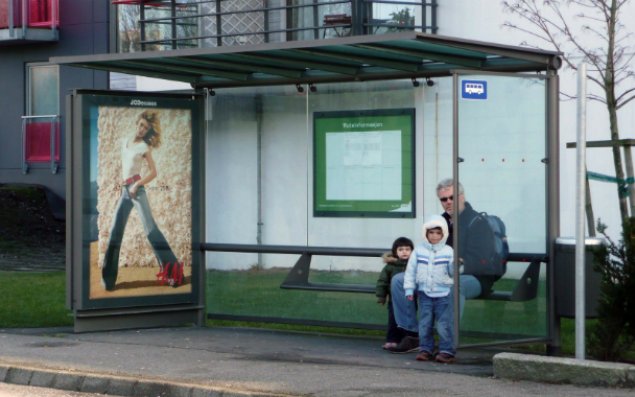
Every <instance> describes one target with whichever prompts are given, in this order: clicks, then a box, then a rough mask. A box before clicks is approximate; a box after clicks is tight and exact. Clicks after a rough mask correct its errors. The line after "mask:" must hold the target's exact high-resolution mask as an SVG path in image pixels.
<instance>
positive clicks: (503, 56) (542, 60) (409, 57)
mask: <svg viewBox="0 0 635 397" xmlns="http://www.w3.org/2000/svg"><path fill="white" fill-rule="evenodd" d="M50 62H51V63H55V64H59V65H66V66H75V67H83V68H90V69H97V70H105V71H111V72H121V73H127V74H132V75H139V76H147V77H156V78H162V79H168V80H175V81H182V82H186V83H189V84H190V85H191V86H192V87H193V88H194V89H198V88H227V87H249V86H266V85H284V84H303V83H325V82H346V81H367V80H386V79H402V78H417V77H439V76H450V75H451V74H452V71H453V70H457V69H463V70H465V69H468V70H476V71H497V72H513V73H515V72H543V71H549V70H553V71H555V70H557V69H559V68H560V66H561V65H562V60H561V58H560V53H558V52H552V51H543V50H536V49H529V48H522V47H514V46H507V45H500V44H493V43H486V42H479V41H473V40H464V39H456V38H451V37H446V36H439V35H436V34H426V33H418V32H401V33H392V34H385V35H377V36H350V37H341V38H335V39H326V40H312V41H292V42H283V43H267V44H260V45H252V46H233V47H212V48H191V49H180V50H171V51H153V52H149V51H146V52H136V53H124V54H98V55H85V56H63V57H52V58H51V59H50Z"/></svg>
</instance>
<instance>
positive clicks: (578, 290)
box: [575, 63, 586, 360]
mask: <svg viewBox="0 0 635 397" xmlns="http://www.w3.org/2000/svg"><path fill="white" fill-rule="evenodd" d="M577 140H578V144H577V145H576V148H577V154H576V171H577V178H576V219H575V223H576V244H575V302H576V304H575V357H576V358H577V359H579V360H584V347H585V342H584V320H585V307H584V306H585V305H584V304H585V302H584V287H585V285H584V270H585V269H584V245H585V244H584V240H585V237H584V229H585V228H584V226H585V219H584V218H585V216H584V209H585V204H586V203H585V201H586V175H585V174H586V173H585V170H586V65H585V64H584V63H582V64H580V67H579V68H578V106H577Z"/></svg>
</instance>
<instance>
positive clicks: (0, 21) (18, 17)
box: [0, 0, 59, 45]
mask: <svg viewBox="0 0 635 397" xmlns="http://www.w3.org/2000/svg"><path fill="white" fill-rule="evenodd" d="M58 1H59V0H0V45H3V44H15V43H16V42H25V43H27V42H42V41H57V40H58V27H59V7H58Z"/></svg>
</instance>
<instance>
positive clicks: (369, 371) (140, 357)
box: [0, 327, 635, 397]
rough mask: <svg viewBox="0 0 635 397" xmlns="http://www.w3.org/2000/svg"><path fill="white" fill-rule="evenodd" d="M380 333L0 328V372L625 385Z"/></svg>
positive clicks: (336, 383) (379, 391)
mask: <svg viewBox="0 0 635 397" xmlns="http://www.w3.org/2000/svg"><path fill="white" fill-rule="evenodd" d="M380 344H381V340H379V339H374V338H360V337H342V336H329V335H319V334H306V333H290V332H279V331H270V330H255V329H240V328H196V327H184V328H164V329H148V330H131V331H111V332H93V333H85V334H74V333H72V331H71V330H70V329H36V330H29V329H27V330H0V347H1V349H0V381H5V382H7V383H19V384H31V385H40V386H47V387H55V388H60V389H68V390H77V391H84V392H98V393H108V394H114V395H122V396H163V397H169V396H187V397H196V396H221V395H222V396H345V397H349V396H350V397H354V396H389V397H390V396H404V397H409V396H421V395H424V394H425V395H426V396H470V397H479V396H488V397H489V396H508V397H515V396H528V395H540V396H594V397H595V396H597V395H603V396H624V397H626V396H629V397H632V396H633V393H634V392H635V390H634V389H614V388H598V387H577V386H573V385H562V384H543V383H536V382H528V381H512V380H506V379H498V378H495V377H493V373H494V371H493V364H492V362H493V361H492V360H493V357H494V356H495V355H496V354H497V353H499V351H498V350H495V349H462V350H460V351H459V353H458V362H457V363H456V364H453V365H443V364H438V363H431V362H427V363H424V362H417V361H415V360H414V354H402V355H398V354H389V353H387V352H385V351H382V350H381V348H380Z"/></svg>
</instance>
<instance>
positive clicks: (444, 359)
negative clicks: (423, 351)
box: [434, 353, 456, 364]
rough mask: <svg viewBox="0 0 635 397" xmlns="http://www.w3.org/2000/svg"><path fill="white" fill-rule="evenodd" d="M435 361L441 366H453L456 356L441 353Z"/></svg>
mask: <svg viewBox="0 0 635 397" xmlns="http://www.w3.org/2000/svg"><path fill="white" fill-rule="evenodd" d="M434 360H435V361H436V362H438V363H441V364H452V363H453V362H454V361H456V359H455V358H454V356H452V355H450V354H448V353H439V354H437V357H436V358H435V359H434Z"/></svg>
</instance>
